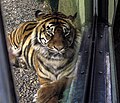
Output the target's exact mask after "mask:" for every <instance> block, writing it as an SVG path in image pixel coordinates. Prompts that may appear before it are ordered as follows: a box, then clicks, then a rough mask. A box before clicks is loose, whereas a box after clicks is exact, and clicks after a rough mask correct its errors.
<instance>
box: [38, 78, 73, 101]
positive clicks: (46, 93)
mask: <svg viewBox="0 0 120 103" xmlns="http://www.w3.org/2000/svg"><path fill="white" fill-rule="evenodd" d="M71 80H72V79H69V78H66V77H63V78H61V79H60V80H56V81H54V82H50V83H45V84H43V85H41V87H40V89H39V90H38V91H37V98H36V101H37V103H58V101H59V99H60V96H61V94H63V92H64V91H65V89H66V87H68V86H69V85H70V84H71ZM53 101H54V102H53Z"/></svg>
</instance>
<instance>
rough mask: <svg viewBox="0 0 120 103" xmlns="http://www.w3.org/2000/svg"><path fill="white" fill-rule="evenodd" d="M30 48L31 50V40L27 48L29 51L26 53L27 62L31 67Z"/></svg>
mask: <svg viewBox="0 0 120 103" xmlns="http://www.w3.org/2000/svg"><path fill="white" fill-rule="evenodd" d="M30 48H31V40H30V42H29V44H28V46H27V49H26V53H27V55H26V61H27V63H28V66H29V67H30V64H29V51H30Z"/></svg>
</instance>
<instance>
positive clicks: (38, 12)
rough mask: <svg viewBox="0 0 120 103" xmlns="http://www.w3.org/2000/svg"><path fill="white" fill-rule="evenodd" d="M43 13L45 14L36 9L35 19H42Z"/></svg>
mask: <svg viewBox="0 0 120 103" xmlns="http://www.w3.org/2000/svg"><path fill="white" fill-rule="evenodd" d="M43 15H45V14H44V13H43V11H41V10H37V11H36V12H35V17H36V20H37V21H40V20H41V19H42V16H43Z"/></svg>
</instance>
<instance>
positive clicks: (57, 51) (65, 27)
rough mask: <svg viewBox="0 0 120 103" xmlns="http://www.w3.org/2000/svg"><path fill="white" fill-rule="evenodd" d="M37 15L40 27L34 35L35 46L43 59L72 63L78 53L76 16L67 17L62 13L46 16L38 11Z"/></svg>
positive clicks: (35, 30) (37, 27) (38, 26)
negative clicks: (74, 23) (74, 22)
mask: <svg viewBox="0 0 120 103" xmlns="http://www.w3.org/2000/svg"><path fill="white" fill-rule="evenodd" d="M35 15H36V18H37V21H38V25H37V26H36V28H35V29H34V31H33V33H32V35H33V38H34V39H33V42H34V43H33V44H34V45H35V47H36V49H37V50H39V52H40V56H41V57H42V58H41V59H43V58H46V59H47V60H56V61H64V60H66V62H68V61H71V60H72V59H73V57H74V55H75V52H76V50H75V49H76V46H75V45H76V44H75V42H76V35H77V31H76V29H75V26H74V25H73V21H74V19H75V18H76V14H75V15H74V16H71V15H70V16H66V15H64V14H62V13H60V12H55V13H51V14H44V13H41V11H37V12H36V14H35ZM44 61H45V60H44ZM64 63H65V61H64ZM64 63H63V64H64Z"/></svg>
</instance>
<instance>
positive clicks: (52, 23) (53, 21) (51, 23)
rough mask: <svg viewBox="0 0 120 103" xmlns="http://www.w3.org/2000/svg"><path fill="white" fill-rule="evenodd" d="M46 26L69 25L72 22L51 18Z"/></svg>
mask: <svg viewBox="0 0 120 103" xmlns="http://www.w3.org/2000/svg"><path fill="white" fill-rule="evenodd" d="M45 24H46V26H67V27H69V26H70V24H69V23H68V22H66V21H63V20H61V19H51V20H49V21H48V22H46V23H45Z"/></svg>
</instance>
